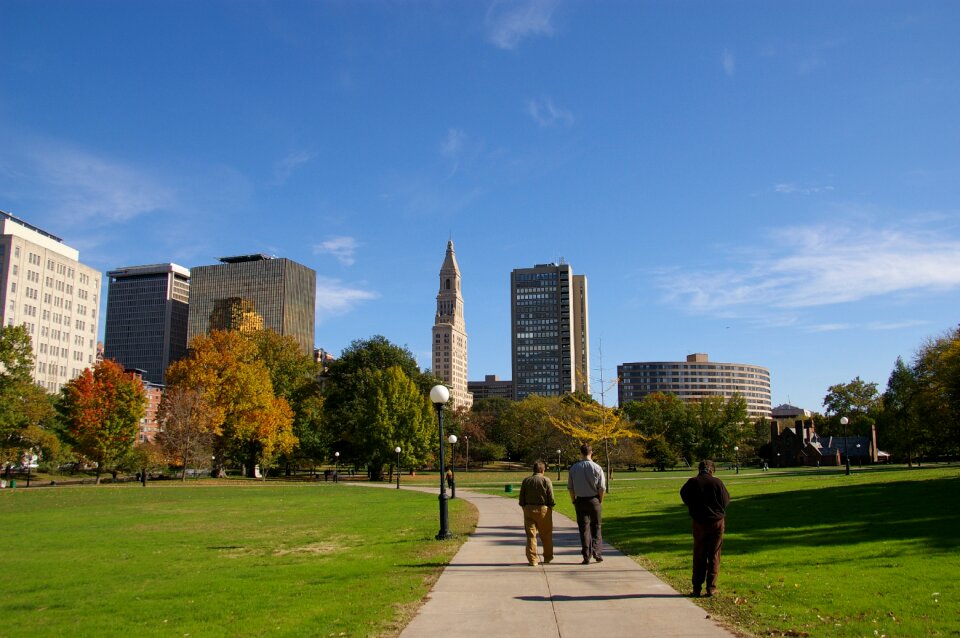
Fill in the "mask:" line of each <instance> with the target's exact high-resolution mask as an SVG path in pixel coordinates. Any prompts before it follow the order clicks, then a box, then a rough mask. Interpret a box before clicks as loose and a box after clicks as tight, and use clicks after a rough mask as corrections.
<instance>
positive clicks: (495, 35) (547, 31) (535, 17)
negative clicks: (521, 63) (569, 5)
mask: <svg viewBox="0 0 960 638" xmlns="http://www.w3.org/2000/svg"><path fill="white" fill-rule="evenodd" d="M556 6H557V0H522V1H520V2H511V1H507V0H496V1H495V2H493V3H492V4H491V5H490V8H489V9H488V10H487V20H486V22H487V37H488V38H489V39H490V42H492V43H493V45H494V46H495V47H497V48H499V49H505V50H512V49H516V48H517V47H518V46H520V43H521V42H522V41H523V40H524V39H525V38H528V37H531V36H537V35H544V36H549V35H553V33H554V28H553V24H552V23H551V18H552V16H553V10H554V9H555V8H556Z"/></svg>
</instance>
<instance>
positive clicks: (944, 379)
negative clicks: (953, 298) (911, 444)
mask: <svg viewBox="0 0 960 638" xmlns="http://www.w3.org/2000/svg"><path fill="white" fill-rule="evenodd" d="M913 370H914V375H915V377H916V380H917V399H918V400H917V405H918V408H919V417H920V419H921V420H922V421H923V422H924V423H926V424H928V426H927V427H929V428H930V431H931V433H934V436H933V437H932V440H931V444H932V445H935V446H936V448H937V451H938V452H939V453H940V454H957V453H960V328H957V329H955V330H951V331H949V332H947V333H945V334H943V335H941V336H940V337H937V338H936V339H931V340H929V341H927V342H926V343H925V344H924V345H923V346H922V347H921V348H920V350H919V351H918V353H917V357H916V362H915V363H914V366H913Z"/></svg>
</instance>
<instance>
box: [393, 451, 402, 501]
mask: <svg viewBox="0 0 960 638" xmlns="http://www.w3.org/2000/svg"><path fill="white" fill-rule="evenodd" d="M393 451H394V452H396V453H397V489H398V490H399V489H400V452H401V451H402V450H401V449H400V446H399V445H398V446H397V447H395V448H393Z"/></svg>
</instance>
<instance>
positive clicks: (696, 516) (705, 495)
mask: <svg viewBox="0 0 960 638" xmlns="http://www.w3.org/2000/svg"><path fill="white" fill-rule="evenodd" d="M714 469H715V468H714V465H713V461H709V460H705V461H700V466H699V468H698V470H699V471H698V473H697V475H696V476H695V477H694V478H692V479H690V480H688V481H687V482H686V483H684V485H683V487H682V488H680V498H681V499H682V500H683V502H684V504H685V505H686V506H687V509H689V510H690V518H692V519H693V595H694V596H700V594H701V592H702V591H703V581H704V579H706V581H707V591H706V594H705V595H706V596H713V594H714V593H715V592H716V591H717V575H718V574H719V573H720V550H721V549H723V532H724V530H725V528H726V525H725V523H724V518H725V516H726V513H727V505H729V504H730V494H729V493H728V492H727V488H726V487H725V486H724V485H723V482H722V481H721V480H720V479H718V478H716V477H715V476H714V475H713V472H714Z"/></svg>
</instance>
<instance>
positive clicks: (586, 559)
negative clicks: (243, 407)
mask: <svg viewBox="0 0 960 638" xmlns="http://www.w3.org/2000/svg"><path fill="white" fill-rule="evenodd" d="M580 564H581V565H589V564H590V559H589V558H586V557H585V558H584V559H583V560H582V561H580Z"/></svg>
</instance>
